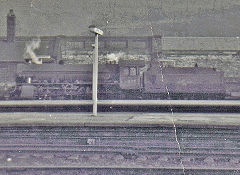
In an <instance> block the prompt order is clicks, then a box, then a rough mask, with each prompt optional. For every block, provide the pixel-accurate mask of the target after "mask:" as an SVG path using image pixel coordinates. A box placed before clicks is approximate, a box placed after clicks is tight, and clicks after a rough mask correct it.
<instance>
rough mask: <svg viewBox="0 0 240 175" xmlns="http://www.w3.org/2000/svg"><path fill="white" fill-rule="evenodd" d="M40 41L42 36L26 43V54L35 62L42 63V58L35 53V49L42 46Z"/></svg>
mask: <svg viewBox="0 0 240 175" xmlns="http://www.w3.org/2000/svg"><path fill="white" fill-rule="evenodd" d="M40 43H41V40H40V38H36V39H33V40H32V41H31V42H29V43H27V44H26V55H28V56H29V57H30V58H31V59H32V62H33V63H35V64H42V60H39V58H38V56H37V55H36V54H35V53H34V50H35V49H37V48H39V47H40Z"/></svg>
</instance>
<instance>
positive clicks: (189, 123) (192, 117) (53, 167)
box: [0, 111, 240, 175]
mask: <svg viewBox="0 0 240 175" xmlns="http://www.w3.org/2000/svg"><path fill="white" fill-rule="evenodd" d="M239 173H240V113H177V112H175V111H173V112H170V113H166V112H165V113H149V112H148V113H146V112H107V113H106V112H100V113H98V115H97V116H92V114H91V113H89V112H2V113H0V174H3V175H17V174H21V175H25V174H26V175H29V174H31V175H32V174H33V175H35V174H36V175H38V174H44V175H45V174H46V175H47V174H53V175H59V174H70V175H73V174H74V175H76V174H81V175H82V174H86V175H87V174H93V175H95V174H96V175H99V174H103V175H105V174H131V175H135V174H138V175H139V174H153V175H155V174H179V175H180V174H184V175H185V174H194V175H195V174H218V175H219V174H221V175H223V174H224V175H225V174H228V175H231V174H234V175H237V174H239Z"/></svg>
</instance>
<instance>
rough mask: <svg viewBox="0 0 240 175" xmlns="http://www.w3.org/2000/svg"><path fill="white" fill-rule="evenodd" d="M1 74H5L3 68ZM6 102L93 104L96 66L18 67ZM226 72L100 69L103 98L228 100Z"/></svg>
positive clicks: (151, 66) (143, 66) (140, 64)
mask: <svg viewBox="0 0 240 175" xmlns="http://www.w3.org/2000/svg"><path fill="white" fill-rule="evenodd" d="M0 71H1V69H0ZM9 71H10V72H11V74H7V75H8V76H10V77H8V79H10V80H11V81H8V83H7V84H6V85H5V86H4V88H2V89H1V90H0V91H1V93H0V97H1V98H2V99H14V100H17V99H39V100H43V99H49V100H50V99H51V100H60V99H75V100H76V99H78V100H81V99H82V100H83V99H91V97H92V65H88V64H76V65H70V64H68V65H62V64H55V63H50V64H40V65H37V64H28V63H26V64H17V65H16V67H15V68H13V69H9ZM225 96H226V90H225V84H224V76H223V72H219V71H216V70H215V69H213V68H202V67H198V66H195V67H169V66H168V67H163V65H162V64H161V63H159V62H157V61H149V62H146V61H143V60H137V61H134V60H119V62H118V64H113V63H109V64H100V65H99V77H98V99H224V98H225Z"/></svg>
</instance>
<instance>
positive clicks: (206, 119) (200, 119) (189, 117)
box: [0, 112, 240, 127]
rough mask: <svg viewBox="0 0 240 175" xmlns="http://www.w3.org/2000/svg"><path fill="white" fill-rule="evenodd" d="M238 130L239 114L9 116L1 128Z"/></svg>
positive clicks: (0, 116)
mask: <svg viewBox="0 0 240 175" xmlns="http://www.w3.org/2000/svg"><path fill="white" fill-rule="evenodd" d="M173 124H174V125H176V126H193V127H224V126H227V127H230V126H231V127H239V126H240V114H239V113H174V112H173V113H145V112H100V113H98V115H97V116H92V113H87V112H84V113H83V112H81V113H80V112H79V113H77V112H66V113H63V112H6V113H0V126H86V127H87V126H100V127H101V126H103V127H104V126H118V127H128V126H129V127H134V126H135V127H157V126H171V125H173Z"/></svg>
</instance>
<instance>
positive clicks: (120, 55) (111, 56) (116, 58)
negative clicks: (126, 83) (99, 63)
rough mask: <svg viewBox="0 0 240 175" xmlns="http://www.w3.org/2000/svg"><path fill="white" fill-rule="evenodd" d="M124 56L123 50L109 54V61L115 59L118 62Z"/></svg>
mask: <svg viewBox="0 0 240 175" xmlns="http://www.w3.org/2000/svg"><path fill="white" fill-rule="evenodd" d="M123 56H124V53H123V52H119V53H111V54H107V60H108V61H115V62H116V63H118V61H119V59H120V58H122V57H123Z"/></svg>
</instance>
